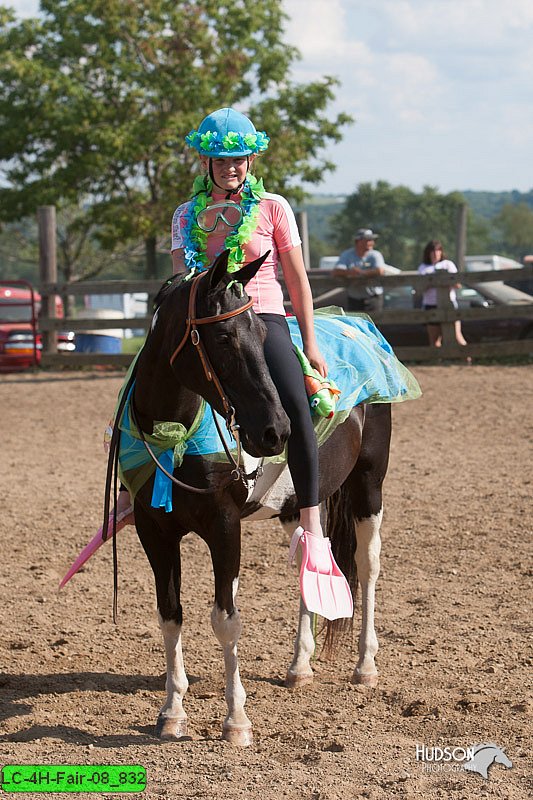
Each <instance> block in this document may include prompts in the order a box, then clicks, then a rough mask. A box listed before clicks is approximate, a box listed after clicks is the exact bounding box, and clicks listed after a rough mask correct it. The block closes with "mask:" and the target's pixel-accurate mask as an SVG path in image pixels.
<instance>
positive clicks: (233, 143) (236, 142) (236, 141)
mask: <svg viewBox="0 0 533 800" xmlns="http://www.w3.org/2000/svg"><path fill="white" fill-rule="evenodd" d="M240 140H241V137H240V135H239V134H238V133H236V132H235V131H228V132H227V134H226V135H225V136H224V138H223V139H222V147H223V148H224V150H229V151H231V150H236V149H237V148H238V147H240V146H241V141H240Z"/></svg>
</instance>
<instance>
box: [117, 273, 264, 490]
mask: <svg viewBox="0 0 533 800" xmlns="http://www.w3.org/2000/svg"><path fill="white" fill-rule="evenodd" d="M206 274H207V273H206V272H202V273H200V274H199V275H196V276H195V277H194V278H193V279H192V281H191V290H190V293H189V305H188V310H187V318H186V321H185V333H184V334H183V337H182V339H181V341H180V343H179V344H178V346H177V347H176V349H175V350H174V352H173V353H172V355H171V356H170V362H169V363H170V366H171V367H172V365H173V364H174V361H175V360H176V357H177V356H178V355H179V353H180V352H181V351H182V350H183V348H184V347H185V345H186V344H187V341H188V340H189V339H190V341H191V343H192V345H193V346H194V348H195V350H196V352H197V353H198V356H199V358H200V361H201V363H202V367H203V369H204V373H205V376H206V378H207V380H208V381H209V382H212V383H213V384H214V386H215V388H216V390H217V392H218V394H219V395H220V399H221V401H222V406H223V408H224V412H225V415H226V427H227V429H228V431H229V432H230V433H231V435H232V436H233V438H234V439H235V442H236V443H237V458H236V459H235V458H234V457H233V454H232V453H231V451H230V449H229V447H228V445H227V443H226V440H225V439H224V435H223V433H222V431H221V430H220V426H219V423H218V420H217V418H216V415H215V411H214V409H211V410H212V413H213V420H214V422H215V426H216V428H217V431H218V435H219V437H220V439H221V441H222V445H223V447H224V450H225V452H226V456H227V458H228V460H229V462H230V463H231V464H232V465H233V469H232V471H231V473H230V475H229V476H228V477H227V478H226V479H225V480H224V481H222V483H220V484H218V486H216V487H210V488H205V489H201V488H198V487H197V486H190V485H189V484H186V483H183V482H182V481H180V480H178V479H177V478H175V477H174V475H172V474H171V473H170V472H168V471H167V470H166V469H165V468H164V467H163V466H162V464H161V463H160V462H159V460H158V458H157V456H156V455H155V453H154V452H153V450H152V448H151V447H150V445H149V444H148V442H147V441H146V438H145V436H144V432H143V430H142V428H141V426H140V425H139V423H138V422H137V418H136V413H135V408H134V403H133V396H132V398H131V402H130V409H131V417H132V421H133V423H134V425H135V427H136V428H137V430H138V432H139V436H140V438H141V441H142V443H143V444H144V446H145V448H146V450H147V452H148V454H149V456H150V458H151V459H152V461H153V462H154V463H155V464H156V465H157V467H158V468H159V469H160V470H161V472H163V473H164V474H165V475H166V476H167V478H170V480H171V481H172V482H173V483H175V484H176V485H177V486H179V487H180V488H182V489H186V490H187V491H189V492H196V493H197V494H212V493H213V492H218V491H220V490H221V489H224V488H225V487H226V486H228V485H229V484H230V483H232V482H234V481H238V480H244V479H245V478H253V477H255V475H256V474H257V470H256V471H255V472H254V473H253V474H252V475H246V474H245V473H244V472H243V469H242V467H241V439H240V435H239V425H238V424H237V422H236V420H235V409H234V408H233V406H232V405H231V403H230V401H229V400H228V397H227V395H226V393H225V392H224V389H223V387H222V384H221V383H220V380H219V379H218V376H217V374H216V372H215V370H214V369H213V367H212V365H211V362H210V360H209V356H208V355H207V352H206V350H205V348H204V346H203V344H202V340H201V338H200V333H199V331H198V325H209V324H211V323H215V322H224V320H226V319H231V318H232V317H236V316H238V315H239V314H242V313H244V312H245V311H248V309H250V308H251V307H252V305H253V300H248V301H247V302H246V303H245V304H244V305H243V306H240V307H239V308H236V309H234V310H233V311H226V312H225V313H224V314H216V315H215V316H211V317H197V316H196V298H197V294H198V288H199V284H200V280H201V279H202V278H203V276H204V275H206Z"/></svg>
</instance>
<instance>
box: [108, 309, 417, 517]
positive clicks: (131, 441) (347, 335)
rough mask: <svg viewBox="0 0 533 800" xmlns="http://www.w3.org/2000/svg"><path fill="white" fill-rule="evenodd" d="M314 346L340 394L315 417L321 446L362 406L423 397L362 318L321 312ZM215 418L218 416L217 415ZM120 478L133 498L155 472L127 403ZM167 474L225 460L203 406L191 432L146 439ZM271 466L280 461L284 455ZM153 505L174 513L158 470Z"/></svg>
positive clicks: (294, 331) (292, 324) (163, 427)
mask: <svg viewBox="0 0 533 800" xmlns="http://www.w3.org/2000/svg"><path fill="white" fill-rule="evenodd" d="M287 322H288V325H289V329H290V332H291V337H292V340H293V342H294V343H295V344H297V345H298V346H299V347H302V337H301V334H300V330H299V328H298V323H297V321H296V318H295V317H289V318H288V319H287ZM315 331H316V336H317V341H318V346H319V348H320V350H321V352H322V354H323V356H324V358H325V359H326V363H327V364H328V374H329V376H330V377H331V378H333V380H334V381H335V383H336V384H337V386H338V388H339V389H340V390H341V395H340V398H339V400H338V402H337V405H336V409H335V414H334V415H333V417H332V418H331V419H326V418H324V417H318V416H317V417H314V424H315V431H316V434H317V439H318V443H319V445H320V444H322V442H324V441H325V440H326V439H327V438H328V436H330V435H331V433H332V432H333V431H334V430H335V428H336V427H337V426H338V425H340V424H341V423H342V422H344V421H345V419H346V418H347V417H348V416H349V414H350V411H351V409H352V408H353V407H354V406H356V405H360V404H361V403H401V402H404V401H405V400H414V399H416V398H417V397H419V396H420V395H421V390H420V387H419V385H418V382H417V380H416V378H415V377H414V376H413V374H412V373H411V372H410V371H409V370H408V369H407V367H405V366H404V365H403V364H402V363H401V362H400V361H398V359H397V358H396V356H395V355H394V352H393V350H392V347H391V346H390V344H389V343H388V342H387V340H386V339H385V338H384V336H383V335H382V334H381V333H380V331H379V330H378V329H377V328H376V326H375V325H374V323H373V322H372V320H371V319H370V317H368V316H367V315H366V314H344V313H343V312H342V309H337V308H331V309H323V310H320V311H318V312H316V313H315ZM217 416H218V415H217ZM218 420H219V424H220V429H221V430H222V431H223V434H224V437H225V439H226V443H227V444H228V446H229V448H230V449H232V448H233V447H234V446H235V442H234V440H233V438H232V437H231V434H230V433H229V432H228V431H227V429H226V425H225V421H224V420H223V419H222V418H221V417H220V416H218ZM120 427H121V431H122V435H121V446H120V455H119V463H120V474H121V480H122V481H123V482H124V483H125V485H126V486H127V487H128V489H129V490H130V492H131V493H132V494H135V493H136V492H137V491H138V489H139V487H140V485H142V483H144V481H145V480H147V479H148V477H149V476H150V475H151V474H152V473H153V471H154V469H156V467H155V465H154V464H153V462H152V461H151V459H150V457H149V455H148V453H147V452H146V449H145V447H144V445H143V444H142V442H141V441H140V439H139V438H138V437H137V436H135V435H134V434H132V432H131V421H130V414H129V398H128V404H127V406H126V409H125V411H124V414H123V417H122V420H121V423H120ZM147 439H148V440H149V442H150V444H151V446H152V447H153V449H154V450H155V452H156V455H157V456H158V457H160V456H161V457H162V458H160V460H161V463H162V464H163V466H164V467H165V469H167V470H168V471H169V472H172V468H173V467H174V466H178V465H179V464H181V461H182V460H183V456H184V455H197V456H198V455H199V456H204V457H209V458H211V459H216V460H219V459H222V460H226V455H225V453H224V449H223V446H222V444H221V441H220V437H219V434H218V431H217V429H216V426H215V423H214V421H213V418H212V414H211V410H210V409H209V407H207V406H206V405H205V404H203V408H202V409H201V413H199V414H198V417H197V419H196V420H195V423H194V424H193V426H192V427H191V430H190V431H186V430H185V428H184V426H183V425H180V423H163V422H162V423H157V424H156V425H155V426H154V437H147ZM269 460H271V461H277V462H280V461H284V460H285V456H284V454H282V455H280V456H276V457H274V458H272V459H269ZM152 506H153V507H155V508H160V507H161V508H164V509H165V510H166V511H171V510H172V482H171V481H170V479H169V478H167V476H166V475H165V474H164V473H163V472H161V470H160V469H159V468H157V469H156V478H155V483H154V490H153V494H152Z"/></svg>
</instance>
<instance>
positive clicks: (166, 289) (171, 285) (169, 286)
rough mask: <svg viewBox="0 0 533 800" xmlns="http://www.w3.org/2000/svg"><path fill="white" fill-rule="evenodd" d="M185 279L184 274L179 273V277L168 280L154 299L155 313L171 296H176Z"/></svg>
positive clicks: (174, 276) (175, 276)
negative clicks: (175, 293)
mask: <svg viewBox="0 0 533 800" xmlns="http://www.w3.org/2000/svg"><path fill="white" fill-rule="evenodd" d="M183 277H184V275H183V273H178V274H177V275H172V276H171V277H170V278H168V279H167V280H166V281H165V282H164V283H163V285H162V286H161V288H160V290H159V291H158V293H157V294H156V296H155V298H154V311H157V309H158V308H159V307H160V306H161V304H162V303H163V301H164V300H166V299H167V297H169V296H170V295H171V294H174V292H175V291H176V289H177V288H178V287H179V286H181V285H182V280H181V279H182V278H183Z"/></svg>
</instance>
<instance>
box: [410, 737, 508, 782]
mask: <svg viewBox="0 0 533 800" xmlns="http://www.w3.org/2000/svg"><path fill="white" fill-rule="evenodd" d="M416 760H417V763H418V764H419V765H420V767H421V769H422V771H423V772H426V773H429V772H463V771H466V772H474V773H477V774H478V775H481V776H482V777H483V778H485V779H488V777H489V768H490V767H491V766H492V765H493V764H501V765H502V766H504V767H505V769H510V768H511V767H512V766H513V764H512V762H511V761H510V760H509V758H507V756H506V754H505V751H504V750H503V748H502V747H498V745H497V744H492V743H487V744H475V745H471V746H470V747H460V746H448V745H447V746H445V747H438V746H436V747H428V746H427V745H425V744H417V745H416Z"/></svg>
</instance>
